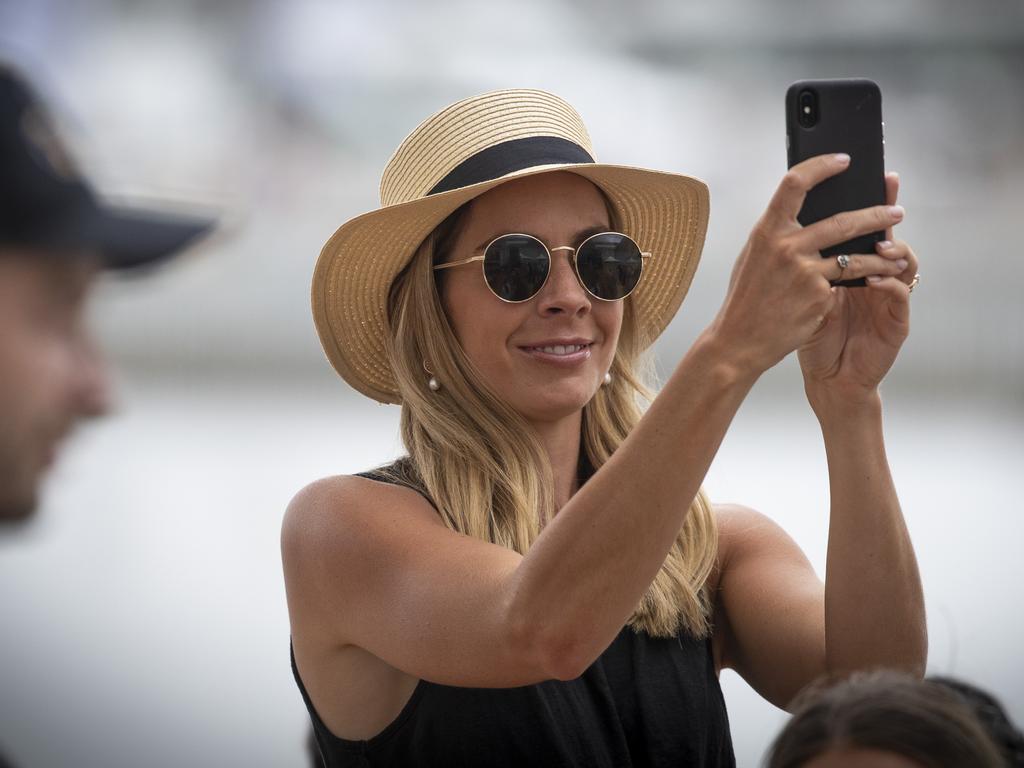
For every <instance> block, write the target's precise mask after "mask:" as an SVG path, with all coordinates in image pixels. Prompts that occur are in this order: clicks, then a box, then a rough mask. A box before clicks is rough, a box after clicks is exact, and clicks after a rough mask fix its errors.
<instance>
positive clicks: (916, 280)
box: [907, 274, 921, 293]
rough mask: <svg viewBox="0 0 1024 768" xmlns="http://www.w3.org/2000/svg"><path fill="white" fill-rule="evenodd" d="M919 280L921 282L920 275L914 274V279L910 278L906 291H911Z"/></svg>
mask: <svg viewBox="0 0 1024 768" xmlns="http://www.w3.org/2000/svg"><path fill="white" fill-rule="evenodd" d="M920 282H921V275H920V274H916V275H914V279H913V280H911V281H910V283H909V284H908V285H907V293H913V292H914V286H916V285H917V284H918V283H920Z"/></svg>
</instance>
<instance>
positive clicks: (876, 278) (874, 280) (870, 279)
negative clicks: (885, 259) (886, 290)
mask: <svg viewBox="0 0 1024 768" xmlns="http://www.w3.org/2000/svg"><path fill="white" fill-rule="evenodd" d="M881 279H882V276H881V275H868V277H867V281H868V282H869V283H877V282H878V281H879V280H881Z"/></svg>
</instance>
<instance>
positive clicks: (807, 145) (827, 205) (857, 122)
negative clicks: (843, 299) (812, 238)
mask: <svg viewBox="0 0 1024 768" xmlns="http://www.w3.org/2000/svg"><path fill="white" fill-rule="evenodd" d="M883 130H884V128H883V123H882V91H881V90H880V89H879V87H878V85H877V84H876V83H873V82H872V81H870V80H864V79H861V78H850V79H843V80H800V81H799V82H796V83H793V84H792V85H791V86H789V90H787V91H786V148H787V151H788V154H789V157H788V162H789V167H790V168H792V167H793V166H794V165H796V164H797V163H799V162H802V161H804V160H806V159H807V158H809V157H814V156H815V155H825V154H833V153H836V152H845V153H847V154H848V155H849V156H850V166H849V168H847V169H846V170H845V171H843V172H842V173H840V174H839V175H838V176H833V177H832V178H830V179H826V180H825V181H823V182H822V183H821V184H819V185H818V186H816V187H815V188H814V189H812V190H811V191H810V192H809V193H808V194H807V199H806V200H805V201H804V205H803V208H801V209H800V214H799V216H798V217H797V219H798V221H799V222H800V223H801V224H803V225H804V226H807V225H808V224H813V223H814V222H816V221H820V220H821V219H826V218H828V217H829V216H833V215H835V214H837V213H839V212H840V211H853V210H856V209H858V208H868V207H870V206H872V205H883V204H885V154H884V146H885V141H884V138H883V133H882V132H883ZM884 238H885V233H884V232H872V233H871V234H868V235H862V236H860V237H855V238H854V239H852V240H848V241H846V242H845V243H839V244H837V245H833V246H831V247H829V248H826V249H824V250H822V252H821V256H822V258H826V259H828V258H834V257H835V256H837V255H838V254H840V253H847V254H850V253H875V252H876V251H875V243H878V242H880V241H881V240H883V239H884ZM836 284H837V285H846V286H862V285H864V284H865V280H864V278H859V279H857V280H843V281H842V282H839V283H836Z"/></svg>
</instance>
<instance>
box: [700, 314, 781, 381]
mask: <svg viewBox="0 0 1024 768" xmlns="http://www.w3.org/2000/svg"><path fill="white" fill-rule="evenodd" d="M693 350H694V351H695V352H697V353H698V354H701V355H703V356H705V357H706V358H707V359H708V360H709V361H712V365H713V366H714V368H715V369H716V373H717V375H718V376H719V377H720V378H722V379H723V380H724V381H725V382H727V383H730V384H732V383H735V384H738V385H741V386H747V387H752V386H753V385H754V383H755V382H756V381H757V380H758V379H759V378H760V377H761V374H762V373H764V369H763V368H761V367H760V366H758V365H757V363H756V362H755V361H754V359H753V358H752V357H751V356H749V355H746V354H744V352H743V350H742V349H740V348H739V347H738V346H737V345H735V344H733V343H731V342H729V341H728V340H726V339H724V338H723V337H722V335H721V334H720V333H719V332H718V330H717V329H716V328H715V326H714V325H713V324H712V325H710V326H708V327H707V328H705V329H704V331H703V332H702V333H701V334H700V336H698V337H697V341H696V342H694V345H693Z"/></svg>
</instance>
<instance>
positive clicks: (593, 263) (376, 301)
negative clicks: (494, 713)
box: [313, 91, 716, 636]
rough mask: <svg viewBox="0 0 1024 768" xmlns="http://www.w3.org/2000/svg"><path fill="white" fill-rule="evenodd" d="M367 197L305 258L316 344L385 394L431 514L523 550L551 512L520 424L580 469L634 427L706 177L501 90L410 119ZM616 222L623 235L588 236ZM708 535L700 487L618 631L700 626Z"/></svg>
mask: <svg viewBox="0 0 1024 768" xmlns="http://www.w3.org/2000/svg"><path fill="white" fill-rule="evenodd" d="M381 199H382V203H383V204H384V207H383V208H381V209H380V210H379V211H376V212H372V213H370V214H366V215H364V216H361V217H358V218H356V219H354V220H352V221H350V222H348V223H347V224H345V225H343V226H342V227H341V228H340V229H339V230H338V232H337V233H335V235H334V237H332V238H331V240H330V241H329V242H328V243H327V245H326V246H325V247H324V249H323V252H322V253H321V256H320V260H319V261H318V263H317V268H316V272H315V274H314V284H313V309H314V318H315V320H316V322H317V329H318V332H319V333H320V337H321V340H322V342H323V344H324V348H325V351H327V353H328V356H329V358H330V359H331V362H332V363H333V364H334V366H335V367H336V369H337V370H338V371H339V373H341V375H342V376H343V377H345V379H346V380H347V381H349V382H350V383H351V384H352V385H353V386H355V387H356V388H357V389H359V390H360V391H361V392H364V393H365V394H367V395H369V396H371V397H374V398H375V399H377V400H380V401H382V402H398V403H401V406H402V437H403V441H404V443H405V446H406V448H407V450H408V452H409V456H410V459H411V462H410V463H411V466H412V467H413V469H414V475H415V477H412V478H407V479H411V480H413V481H414V482H416V483H417V484H418V485H419V486H420V487H421V488H423V489H424V490H425V492H427V493H428V495H429V496H430V497H431V498H432V499H433V500H434V502H435V504H436V505H437V507H438V509H439V511H440V513H441V516H442V518H443V519H444V521H445V522H446V524H448V525H449V527H451V528H452V529H454V530H457V531H459V532H461V533H464V534H467V535H471V536H474V537H477V538H481V539H484V540H487V541H491V542H494V543H498V544H501V545H503V546H507V547H509V548H511V549H514V550H516V551H518V552H521V553H522V552H525V551H526V550H527V549H528V548H529V546H530V544H531V543H532V542H533V540H534V539H535V538H536V536H537V535H538V533H539V530H540V528H541V527H542V526H543V525H544V524H545V523H546V522H547V521H548V520H549V519H550V518H551V517H552V516H553V515H554V514H555V513H556V512H557V510H556V509H555V508H554V492H553V482H552V473H551V465H550V461H549V457H548V456H547V454H546V453H545V450H544V448H543V446H542V445H541V443H540V441H539V439H538V430H537V428H538V427H539V426H540V425H542V424H545V423H552V422H558V421H563V420H568V421H567V422H566V421H563V423H568V424H569V425H570V426H571V425H573V424H575V428H576V429H578V430H579V431H580V436H581V440H580V442H581V445H580V455H579V473H580V475H581V480H585V479H586V477H587V476H588V475H589V473H590V472H591V471H592V470H596V469H597V468H599V467H600V466H601V465H602V464H603V463H604V462H605V461H607V460H608V458H609V457H610V456H611V454H612V453H613V452H614V451H615V450H616V449H617V448H618V446H619V445H620V444H621V443H622V441H623V440H624V439H625V438H626V436H627V435H628V434H629V432H630V431H631V430H632V428H633V426H634V425H635V424H636V422H637V421H638V420H639V418H640V415H641V414H642V406H643V401H644V400H645V399H649V398H650V394H651V393H650V390H649V389H648V387H647V386H646V385H645V377H644V376H643V371H644V369H645V367H646V366H645V365H644V361H645V360H647V358H646V357H645V356H644V354H643V353H644V352H645V350H647V349H648V347H649V346H650V344H651V343H652V342H653V340H654V338H655V337H656V336H657V335H658V334H659V333H660V332H661V330H663V329H664V327H665V326H666V325H667V324H668V321H669V320H670V319H671V317H672V315H673V314H674V312H675V310H676V308H677V307H678V305H679V302H681V301H682V298H683V296H684V295H685V292H686V288H687V286H688V284H689V281H690V279H691V278H692V274H693V271H694V269H695V267H696V259H697V257H698V256H699V253H700V247H701V243H702V241H703V233H704V229H705V225H706V215H707V210H706V206H707V199H706V187H705V186H704V185H703V184H702V183H701V182H697V181H696V180H694V179H692V178H689V177H683V176H679V175H675V174H663V173H659V172H655V171H647V170H643V169H636V168H623V167H617V166H603V165H600V164H597V163H595V162H594V161H593V159H592V149H591V148H590V146H589V138H588V137H587V134H586V129H585V128H584V127H583V124H582V121H581V120H580V118H579V115H577V114H576V112H575V111H574V110H573V109H572V108H571V107H570V106H569V105H568V104H566V103H565V102H564V101H562V100H561V99H558V98H557V97H555V96H552V95H551V94H546V93H543V92H538V91H503V92H497V93H493V94H484V95H483V96H480V97H474V98H471V99H467V100H465V101H463V102H459V103H457V104H455V105H453V106H451V107H449V108H448V109H446V110H442V111H441V112H439V113H437V114H436V115H435V116H433V117H432V118H429V119H428V120H427V121H425V122H424V123H423V124H421V126H420V127H419V128H417V129H416V130H415V131H414V132H413V133H412V134H411V135H410V136H409V137H408V138H407V139H406V140H405V141H404V142H403V144H402V146H401V147H400V148H399V150H398V151H397V152H396V153H395V155H394V156H393V157H392V159H391V161H390V162H389V164H388V167H387V169H386V170H385V172H384V178H383V181H382V185H381ZM616 232H617V233H622V234H623V235H625V236H627V238H628V239H629V240H628V242H627V240H626V239H625V238H619V237H618V236H616V235H614V234H609V235H607V236H605V235H604V234H601V233H616ZM504 235H514V236H515V237H514V238H513V239H512V240H507V239H505V238H502V236H504ZM591 235H596V237H598V238H601V239H600V240H596V241H592V242H591V243H590V245H591V246H594V245H598V244H599V246H600V247H589V246H588V247H584V248H581V249H580V250H579V252H578V253H577V255H578V256H579V257H580V260H578V261H577V267H578V272H575V271H574V269H573V264H574V262H573V260H572V258H571V256H572V254H573V253H574V252H575V250H574V249H577V248H580V246H582V245H584V243H585V241H587V238H588V237H589V236H591ZM496 238H501V239H500V240H499V241H498V242H499V243H501V247H498V246H496V245H495V243H494V241H495V240H496ZM633 243H635V245H633ZM540 244H542V245H540ZM492 246H493V247H492ZM545 247H546V249H547V252H545ZM527 254H528V255H527ZM463 262H464V263H463ZM481 262H482V263H481ZM538 275H539V277H538ZM637 280H638V281H637ZM634 289H635V290H634ZM606 374H610V377H609V378H608V379H606ZM715 541H716V537H715V535H714V521H713V517H712V514H711V510H710V504H709V503H708V500H707V498H706V496H705V495H704V493H703V491H701V492H700V493H699V494H698V496H697V498H696V499H695V500H694V501H693V505H692V511H691V514H690V515H688V516H687V522H686V525H685V526H684V529H683V530H682V531H681V532H680V536H679V538H678V540H677V542H676V545H675V546H674V547H673V549H672V551H671V552H670V554H669V556H668V558H667V559H666V562H665V565H664V566H663V568H662V570H661V572H660V573H659V574H658V576H657V577H656V578H655V580H654V583H653V584H652V586H651V588H650V590H649V591H648V594H647V595H646V596H645V598H644V600H643V602H642V603H641V605H640V606H638V608H637V611H636V613H635V615H634V617H633V620H632V621H631V624H633V626H634V627H636V628H643V629H645V630H647V631H648V632H649V633H651V634H655V635H662V636H669V635H672V634H674V633H675V632H676V631H678V629H679V628H680V626H682V627H685V628H686V629H689V630H691V631H692V632H694V633H696V634H702V633H705V632H707V630H708V623H707V595H706V594H705V593H704V591H703V585H704V582H705V580H706V577H707V575H708V573H709V572H710V569H711V567H712V565H713V563H714V557H715Z"/></svg>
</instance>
